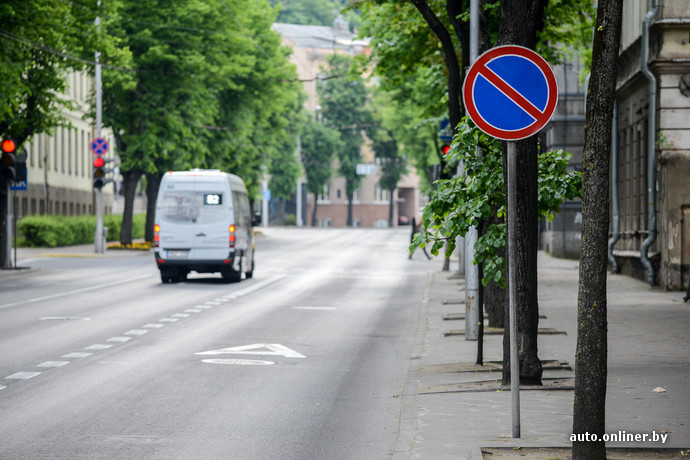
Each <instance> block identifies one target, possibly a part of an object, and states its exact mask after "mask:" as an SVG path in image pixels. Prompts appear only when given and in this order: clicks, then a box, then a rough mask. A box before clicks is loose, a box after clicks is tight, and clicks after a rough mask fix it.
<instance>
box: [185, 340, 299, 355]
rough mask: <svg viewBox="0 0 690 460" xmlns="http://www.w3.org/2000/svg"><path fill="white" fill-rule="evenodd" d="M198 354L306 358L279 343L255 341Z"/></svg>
mask: <svg viewBox="0 0 690 460" xmlns="http://www.w3.org/2000/svg"><path fill="white" fill-rule="evenodd" d="M196 354H197V355H269V356H284V357H286V358H306V356H304V355H303V354H302V353H299V352H297V351H295V350H291V349H290V348H288V347H286V346H284V345H281V344H279V343H254V344H251V345H242V346H239V347H230V348H221V349H219V350H211V351H202V352H200V353H196Z"/></svg>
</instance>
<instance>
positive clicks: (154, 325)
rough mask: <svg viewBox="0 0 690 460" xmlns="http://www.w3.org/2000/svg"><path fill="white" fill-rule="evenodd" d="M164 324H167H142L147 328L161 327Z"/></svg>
mask: <svg viewBox="0 0 690 460" xmlns="http://www.w3.org/2000/svg"><path fill="white" fill-rule="evenodd" d="M163 326H165V324H161V323H148V324H144V325H143V326H141V327H144V328H146V329H160V328H162V327H163Z"/></svg>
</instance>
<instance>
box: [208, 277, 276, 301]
mask: <svg viewBox="0 0 690 460" xmlns="http://www.w3.org/2000/svg"><path fill="white" fill-rule="evenodd" d="M285 278H287V275H276V276H272V277H271V278H268V279H265V280H263V281H259V282H258V283H256V284H252V285H251V286H248V287H246V288H244V289H240V290H239V291H236V292H233V293H230V294H228V295H224V296H223V298H224V299H228V300H235V299H238V298H240V297H244V296H246V295H247V294H251V293H252V292H254V291H258V290H259V289H262V288H264V287H266V286H269V285H271V284H274V283H277V282H279V281H281V280H283V279H285ZM206 303H208V302H206Z"/></svg>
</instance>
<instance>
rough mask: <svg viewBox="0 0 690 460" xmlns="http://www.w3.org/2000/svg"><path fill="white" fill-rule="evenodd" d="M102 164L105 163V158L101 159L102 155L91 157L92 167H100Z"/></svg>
mask: <svg viewBox="0 0 690 460" xmlns="http://www.w3.org/2000/svg"><path fill="white" fill-rule="evenodd" d="M104 164H105V160H104V159H103V157H100V156H99V157H96V158H94V159H93V167H94V168H102V167H103V165H104Z"/></svg>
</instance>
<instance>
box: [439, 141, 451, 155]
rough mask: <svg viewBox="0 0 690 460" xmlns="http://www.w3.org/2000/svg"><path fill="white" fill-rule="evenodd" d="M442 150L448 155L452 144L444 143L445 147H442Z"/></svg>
mask: <svg viewBox="0 0 690 460" xmlns="http://www.w3.org/2000/svg"><path fill="white" fill-rule="evenodd" d="M441 151H442V152H443V154H444V155H448V152H450V145H448V144H444V145H443V147H441Z"/></svg>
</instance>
